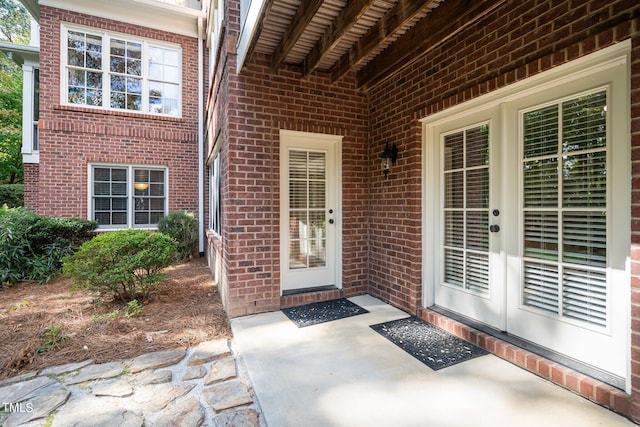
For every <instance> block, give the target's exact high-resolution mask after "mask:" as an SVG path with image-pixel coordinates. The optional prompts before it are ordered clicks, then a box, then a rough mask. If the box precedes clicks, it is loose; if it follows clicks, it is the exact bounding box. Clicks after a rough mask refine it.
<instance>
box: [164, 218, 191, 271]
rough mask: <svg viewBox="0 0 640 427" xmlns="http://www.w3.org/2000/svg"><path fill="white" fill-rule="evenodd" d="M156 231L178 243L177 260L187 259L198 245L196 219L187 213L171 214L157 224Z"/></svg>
mask: <svg viewBox="0 0 640 427" xmlns="http://www.w3.org/2000/svg"><path fill="white" fill-rule="evenodd" d="M158 231H160V232H161V233H164V234H167V235H169V236H171V237H173V238H174V239H175V240H176V242H178V259H179V260H183V259H186V258H189V257H190V256H191V255H193V253H194V252H195V250H196V244H197V243H198V219H197V218H196V216H195V214H194V213H192V212H187V211H177V212H172V213H170V214H169V215H167V216H165V217H164V218H162V219H161V220H160V222H158Z"/></svg>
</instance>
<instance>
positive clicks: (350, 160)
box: [209, 2, 369, 317]
mask: <svg viewBox="0 0 640 427" xmlns="http://www.w3.org/2000/svg"><path fill="white" fill-rule="evenodd" d="M238 5H239V2H227V10H225V19H226V22H227V31H226V34H225V36H226V41H224V42H223V48H222V49H223V52H222V55H221V58H220V60H219V62H218V64H219V67H224V69H223V70H221V71H220V76H219V77H218V79H219V80H220V81H222V87H223V89H222V90H221V91H219V92H218V91H215V90H214V93H215V96H216V97H217V100H216V105H217V108H220V109H221V110H223V111H219V112H218V113H217V117H218V120H219V123H218V125H217V127H218V130H217V131H216V132H220V135H221V139H220V141H221V144H222V156H223V157H222V159H223V167H222V169H223V201H222V206H223V220H222V221H223V233H222V234H223V235H222V240H221V243H220V244H218V246H215V247H216V248H218V249H217V250H218V251H220V252H221V253H222V254H223V255H224V261H223V263H224V269H225V272H226V277H224V278H223V282H224V283H223V284H222V286H220V287H221V293H222V294H223V300H224V301H225V307H226V309H227V312H228V314H229V315H230V316H232V317H233V316H239V315H244V314H249V313H254V312H261V311H268V310H276V309H279V308H280V307H281V304H287V300H285V301H284V302H282V303H281V299H280V261H279V259H280V258H279V257H280V227H279V209H280V207H279V198H280V189H279V186H280V177H279V165H278V162H279V155H280V154H279V145H280V141H279V131H280V129H287V130H297V131H306V132H316V133H326V134H337V135H342V136H343V145H342V154H343V156H342V167H343V169H342V175H343V188H342V192H343V194H342V196H343V204H342V218H343V223H342V227H343V242H342V244H343V248H342V251H343V257H342V266H343V269H342V286H343V288H344V291H343V292H342V293H341V294H343V295H347V296H349V295H357V294H362V293H366V289H367V283H366V281H367V273H366V263H367V239H368V236H367V233H368V232H367V212H366V210H367V197H366V195H367V189H368V186H367V181H368V176H369V170H368V166H367V162H366V159H367V153H368V149H367V131H368V128H367V126H368V120H367V109H366V108H367V97H366V95H365V94H363V93H360V92H358V91H357V90H356V88H355V86H354V83H353V81H348V82H344V83H341V84H339V85H335V86H332V85H330V84H329V79H328V76H319V75H314V76H312V77H311V78H309V79H307V80H302V79H301V76H300V74H299V73H298V71H297V70H294V69H281V70H280V71H279V72H278V73H276V74H272V73H271V71H270V70H269V61H268V58H266V57H265V56H263V55H260V54H254V55H253V56H252V60H251V63H250V64H248V65H247V66H246V68H245V69H243V71H242V74H241V75H238V74H236V71H235V67H236V55H235V52H234V46H235V41H236V37H237V34H238V28H239V9H238ZM225 87H226V91H225V89H224V88H225ZM225 104H226V106H227V108H226V109H225V108H223V107H224V105H225ZM225 113H226V115H225ZM211 131H212V129H211V128H209V132H211ZM210 238H211V237H210ZM210 247H211V245H210ZM318 298H323V296H322V295H319V296H318Z"/></svg>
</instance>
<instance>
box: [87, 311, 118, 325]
mask: <svg viewBox="0 0 640 427" xmlns="http://www.w3.org/2000/svg"><path fill="white" fill-rule="evenodd" d="M119 313H120V311H118V310H113V311H111V312H109V313H105V314H95V315H93V316H91V321H92V322H93V323H98V322H102V321H103V320H113V319H115V318H117V317H118V314H119Z"/></svg>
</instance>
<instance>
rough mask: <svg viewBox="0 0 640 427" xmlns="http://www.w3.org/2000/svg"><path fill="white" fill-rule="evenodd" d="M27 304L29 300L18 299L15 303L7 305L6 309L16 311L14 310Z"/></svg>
mask: <svg viewBox="0 0 640 427" xmlns="http://www.w3.org/2000/svg"><path fill="white" fill-rule="evenodd" d="M28 306H29V301H27V300H26V299H25V300H22V301H20V302H16V303H13V304H11V305H10V306H9V309H8V310H7V311H16V310H18V309H19V308H22V307H28Z"/></svg>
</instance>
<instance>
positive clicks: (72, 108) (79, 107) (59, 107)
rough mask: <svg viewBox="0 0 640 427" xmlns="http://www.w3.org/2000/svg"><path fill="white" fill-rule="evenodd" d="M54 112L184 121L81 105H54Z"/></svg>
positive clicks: (169, 117)
mask: <svg viewBox="0 0 640 427" xmlns="http://www.w3.org/2000/svg"><path fill="white" fill-rule="evenodd" d="M54 111H76V112H82V113H89V114H97V115H101V116H118V117H130V118H136V119H139V118H142V119H146V120H159V121H164V122H175V123H183V122H184V121H185V120H184V119H183V118H182V117H172V116H161V115H156V114H148V113H142V112H140V113H136V112H132V111H118V110H105V109H101V108H91V107H83V106H82V105H56V106H55V107H54Z"/></svg>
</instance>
